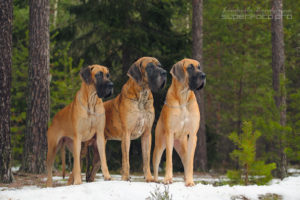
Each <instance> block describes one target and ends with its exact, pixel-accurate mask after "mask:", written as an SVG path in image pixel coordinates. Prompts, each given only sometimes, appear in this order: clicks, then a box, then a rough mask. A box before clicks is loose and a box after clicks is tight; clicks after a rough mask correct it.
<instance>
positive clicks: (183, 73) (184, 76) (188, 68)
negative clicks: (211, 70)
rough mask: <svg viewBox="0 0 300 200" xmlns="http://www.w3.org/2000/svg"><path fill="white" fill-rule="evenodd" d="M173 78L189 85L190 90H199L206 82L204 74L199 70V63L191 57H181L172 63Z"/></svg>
mask: <svg viewBox="0 0 300 200" xmlns="http://www.w3.org/2000/svg"><path fill="white" fill-rule="evenodd" d="M171 74H172V76H173V78H175V79H176V80H178V81H179V82H180V83H182V84H184V85H186V86H188V87H189V89H190V90H193V91H195V90H201V89H202V88H203V87H204V86H205V83H206V75H205V73H203V72H202V71H201V66H200V63H199V62H198V61H197V60H193V59H183V60H181V61H179V62H177V63H176V64H175V65H173V67H172V69H171Z"/></svg>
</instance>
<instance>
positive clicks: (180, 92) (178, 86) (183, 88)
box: [167, 78, 195, 105]
mask: <svg viewBox="0 0 300 200" xmlns="http://www.w3.org/2000/svg"><path fill="white" fill-rule="evenodd" d="M168 96H169V97H168ZM167 98H172V99H174V100H175V101H178V104H179V105H184V104H187V103H189V102H190V101H193V100H194V98H195V95H194V93H193V91H191V90H190V89H189V86H188V85H187V84H186V83H181V82H179V81H178V80H177V79H176V78H172V84H171V86H170V89H169V92H168V95H167Z"/></svg>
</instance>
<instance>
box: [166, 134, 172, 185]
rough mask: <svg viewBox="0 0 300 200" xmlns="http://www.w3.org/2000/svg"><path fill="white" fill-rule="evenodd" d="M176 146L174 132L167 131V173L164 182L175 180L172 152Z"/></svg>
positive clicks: (168, 182)
mask: <svg viewBox="0 0 300 200" xmlns="http://www.w3.org/2000/svg"><path fill="white" fill-rule="evenodd" d="M173 146H174V133H171V132H170V131H166V174H165V178H164V184H170V183H172V182H173V180H172V179H173V164H172V153H173Z"/></svg>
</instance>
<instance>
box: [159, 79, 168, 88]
mask: <svg viewBox="0 0 300 200" xmlns="http://www.w3.org/2000/svg"><path fill="white" fill-rule="evenodd" d="M166 82H167V81H166V80H163V82H162V84H161V85H160V87H159V89H160V90H161V89H163V88H164V87H165V86H166Z"/></svg>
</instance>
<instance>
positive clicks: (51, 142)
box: [46, 128, 59, 187]
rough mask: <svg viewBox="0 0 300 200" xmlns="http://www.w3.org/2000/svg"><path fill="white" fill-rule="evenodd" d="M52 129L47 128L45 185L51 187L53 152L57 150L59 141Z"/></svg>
mask: <svg viewBox="0 0 300 200" xmlns="http://www.w3.org/2000/svg"><path fill="white" fill-rule="evenodd" d="M51 131H52V129H51V128H49V130H48V133H47V135H48V152H47V162H46V165H47V187H52V166H53V162H54V158H55V154H56V151H57V142H58V141H59V140H58V139H57V138H56V135H54V133H53V132H51Z"/></svg>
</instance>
